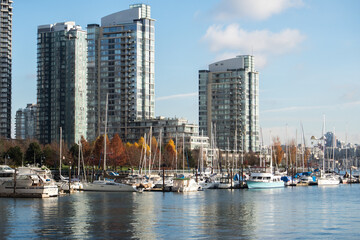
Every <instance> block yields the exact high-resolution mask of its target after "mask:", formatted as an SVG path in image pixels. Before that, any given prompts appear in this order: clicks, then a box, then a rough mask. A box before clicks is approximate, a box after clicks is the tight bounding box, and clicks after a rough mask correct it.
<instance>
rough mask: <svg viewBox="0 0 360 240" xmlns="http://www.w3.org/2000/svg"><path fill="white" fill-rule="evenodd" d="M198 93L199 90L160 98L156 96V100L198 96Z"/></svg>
mask: <svg viewBox="0 0 360 240" xmlns="http://www.w3.org/2000/svg"><path fill="white" fill-rule="evenodd" d="M197 95H198V93H197V92H192V93H183V94H175V95H170V96H164V97H158V98H156V101H164V100H169V99H177V98H188V97H196V96H197Z"/></svg>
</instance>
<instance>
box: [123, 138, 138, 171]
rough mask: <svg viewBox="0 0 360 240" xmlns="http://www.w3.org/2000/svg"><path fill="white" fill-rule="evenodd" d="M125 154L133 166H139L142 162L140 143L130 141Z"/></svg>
mask: <svg viewBox="0 0 360 240" xmlns="http://www.w3.org/2000/svg"><path fill="white" fill-rule="evenodd" d="M125 154H126V158H127V161H128V164H129V165H130V166H132V167H138V166H139V163H140V157H141V148H139V145H138V144H137V143H136V142H135V143H134V144H131V143H129V142H127V143H126V145H125Z"/></svg>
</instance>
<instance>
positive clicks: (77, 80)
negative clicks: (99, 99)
mask: <svg viewBox="0 0 360 240" xmlns="http://www.w3.org/2000/svg"><path fill="white" fill-rule="evenodd" d="M37 40H38V44H37V61H38V69H37V104H38V112H39V113H38V126H37V138H38V140H39V141H40V143H42V144H48V143H51V142H53V141H59V137H60V127H62V131H63V133H62V136H63V140H64V141H65V142H66V143H67V144H69V145H71V144H73V143H76V142H77V141H78V140H79V139H80V138H81V136H84V137H85V138H86V132H87V41H86V31H83V30H82V29H81V27H80V26H76V25H75V22H63V23H55V24H48V25H42V26H39V27H38V37H37Z"/></svg>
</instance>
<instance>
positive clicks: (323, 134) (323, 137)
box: [322, 115, 325, 173]
mask: <svg viewBox="0 0 360 240" xmlns="http://www.w3.org/2000/svg"><path fill="white" fill-rule="evenodd" d="M322 139H323V154H324V157H323V172H324V173H325V115H324V116H323V129H322Z"/></svg>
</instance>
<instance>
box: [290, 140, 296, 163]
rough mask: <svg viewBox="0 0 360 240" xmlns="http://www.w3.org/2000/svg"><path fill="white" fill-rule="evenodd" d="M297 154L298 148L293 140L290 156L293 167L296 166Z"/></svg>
mask: <svg viewBox="0 0 360 240" xmlns="http://www.w3.org/2000/svg"><path fill="white" fill-rule="evenodd" d="M296 152H297V147H296V143H295V140H291V142H290V154H289V161H290V164H291V165H293V166H294V165H296V164H295V163H296Z"/></svg>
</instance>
